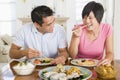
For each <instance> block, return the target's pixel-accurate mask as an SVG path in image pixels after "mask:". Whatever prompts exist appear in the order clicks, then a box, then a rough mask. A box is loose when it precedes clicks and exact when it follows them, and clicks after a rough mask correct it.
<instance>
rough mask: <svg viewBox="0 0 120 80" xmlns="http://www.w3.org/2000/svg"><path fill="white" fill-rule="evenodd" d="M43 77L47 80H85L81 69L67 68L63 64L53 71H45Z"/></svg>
mask: <svg viewBox="0 0 120 80" xmlns="http://www.w3.org/2000/svg"><path fill="white" fill-rule="evenodd" d="M42 76H43V77H44V79H45V80H73V79H74V80H79V79H83V78H84V75H83V74H82V73H81V70H80V68H78V67H75V66H72V67H69V68H65V67H64V66H63V65H61V64H58V65H57V66H56V67H55V68H54V69H53V70H52V71H43V72H42Z"/></svg>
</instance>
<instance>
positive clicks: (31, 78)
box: [0, 60, 120, 80]
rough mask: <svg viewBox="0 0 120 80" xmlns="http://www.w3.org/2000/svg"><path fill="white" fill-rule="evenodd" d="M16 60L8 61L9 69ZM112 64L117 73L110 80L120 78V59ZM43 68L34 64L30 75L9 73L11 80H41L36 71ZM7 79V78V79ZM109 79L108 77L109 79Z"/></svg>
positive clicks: (119, 79) (94, 79) (96, 79)
mask: <svg viewBox="0 0 120 80" xmlns="http://www.w3.org/2000/svg"><path fill="white" fill-rule="evenodd" d="M17 63H18V62H16V61H13V62H12V63H10V67H8V68H9V69H10V68H11V67H12V66H14V65H15V64H17ZM66 64H67V65H70V64H68V63H66ZM113 64H114V68H115V69H116V70H117V75H116V77H115V78H114V79H111V80H120V76H119V75H120V60H114V61H113ZM46 67H48V66H46ZM43 68H45V67H40V66H36V69H35V70H34V72H33V73H32V74H31V75H28V76H18V75H15V74H16V73H15V72H14V71H13V74H14V75H11V76H13V77H14V79H13V80H41V79H40V78H39V76H38V71H39V70H40V69H43ZM90 70H92V68H91V69H90ZM7 73H9V74H10V72H9V70H7ZM0 74H1V75H0V80H3V79H2V77H6V76H4V75H2V74H3V73H0ZM7 80H8V79H7ZM9 80H12V79H9ZM88 80H103V79H99V78H96V77H94V76H92V77H91V78H90V79H88ZM109 80H110V79H109Z"/></svg>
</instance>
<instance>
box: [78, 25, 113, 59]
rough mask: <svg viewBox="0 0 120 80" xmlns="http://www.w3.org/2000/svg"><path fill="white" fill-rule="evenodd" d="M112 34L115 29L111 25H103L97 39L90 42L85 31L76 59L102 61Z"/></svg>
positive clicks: (84, 30)
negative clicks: (108, 39) (107, 40)
mask: <svg viewBox="0 0 120 80" xmlns="http://www.w3.org/2000/svg"><path fill="white" fill-rule="evenodd" d="M112 33H113V29H112V27H111V26H110V25H109V24H103V23H101V24H100V31H99V35H98V37H97V39H95V40H90V39H89V38H88V37H87V35H86V29H83V31H82V34H81V37H80V44H79V47H78V54H77V56H76V58H93V59H102V57H103V54H104V49H105V41H106V39H107V37H109V36H110V35H111V34H112Z"/></svg>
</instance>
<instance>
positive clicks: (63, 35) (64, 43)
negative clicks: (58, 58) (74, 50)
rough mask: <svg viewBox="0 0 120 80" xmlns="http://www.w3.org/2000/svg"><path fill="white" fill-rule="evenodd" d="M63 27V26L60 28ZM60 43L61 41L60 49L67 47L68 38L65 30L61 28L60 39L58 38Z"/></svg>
mask: <svg viewBox="0 0 120 80" xmlns="http://www.w3.org/2000/svg"><path fill="white" fill-rule="evenodd" d="M60 27H62V26H60ZM58 41H59V46H58V47H59V48H65V47H67V38H66V32H65V30H64V28H63V27H62V28H60V30H59V38H58Z"/></svg>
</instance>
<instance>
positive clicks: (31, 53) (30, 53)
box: [10, 44, 40, 58]
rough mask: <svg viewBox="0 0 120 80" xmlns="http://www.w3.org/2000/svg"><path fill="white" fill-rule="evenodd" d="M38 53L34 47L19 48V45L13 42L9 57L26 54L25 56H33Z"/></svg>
mask: <svg viewBox="0 0 120 80" xmlns="http://www.w3.org/2000/svg"><path fill="white" fill-rule="evenodd" d="M39 55H40V52H39V51H37V50H35V49H31V48H27V49H24V50H21V47H19V46H17V45H15V44H12V46H11V49H10V57H11V58H21V57H23V56H26V57H27V58H33V57H37V56H39Z"/></svg>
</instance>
